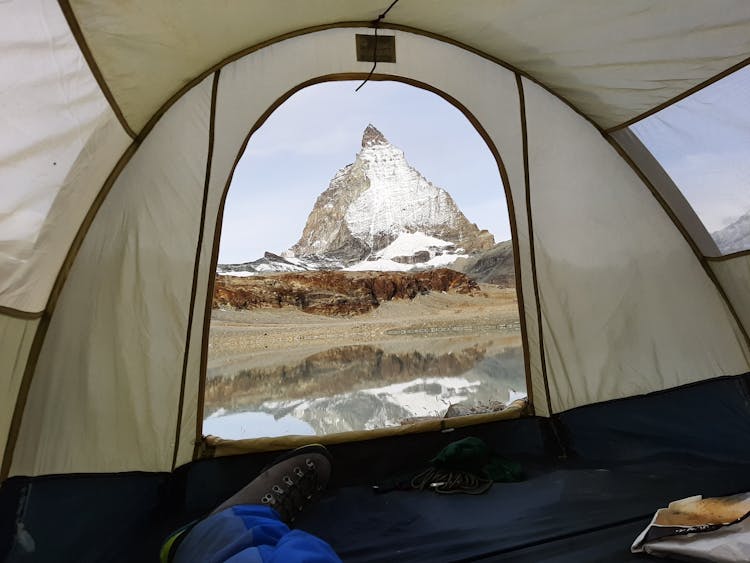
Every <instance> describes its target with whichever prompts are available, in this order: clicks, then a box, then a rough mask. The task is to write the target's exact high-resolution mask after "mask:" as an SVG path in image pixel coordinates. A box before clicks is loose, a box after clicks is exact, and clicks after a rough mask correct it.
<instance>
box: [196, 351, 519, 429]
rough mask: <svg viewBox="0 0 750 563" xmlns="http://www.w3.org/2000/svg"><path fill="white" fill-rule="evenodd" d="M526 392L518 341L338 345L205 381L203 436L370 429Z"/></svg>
mask: <svg viewBox="0 0 750 563" xmlns="http://www.w3.org/2000/svg"><path fill="white" fill-rule="evenodd" d="M446 349H447V348H446ZM525 394H526V381H525V375H524V367H523V353H522V349H521V347H520V343H519V345H518V346H504V347H498V346H497V345H495V343H493V342H491V341H488V342H483V343H475V344H472V345H470V346H466V347H463V348H459V349H457V350H454V351H451V352H446V353H442V354H436V353H430V352H423V351H418V350H410V351H405V352H404V351H399V352H393V351H389V352H385V351H384V350H383V349H381V348H380V347H377V346H372V345H357V346H341V347H335V348H330V349H328V350H324V351H323V352H319V353H316V354H313V355H310V356H308V357H306V358H304V359H303V360H302V361H300V362H298V363H296V364H292V365H282V366H275V367H263V368H251V369H243V370H240V371H238V372H236V373H234V374H227V375H224V376H218V377H213V378H210V379H209V380H208V381H207V382H206V392H205V407H206V413H207V415H208V416H207V418H206V420H205V421H204V433H206V434H213V435H218V436H222V437H223V438H229V439H239V438H256V437H262V436H281V435H286V434H329V433H334V432H344V431H349V430H369V429H373V428H382V427H386V426H394V425H398V424H400V423H401V422H402V421H403V420H405V419H409V418H413V417H422V416H443V415H444V414H445V412H446V410H447V409H448V407H450V406H451V405H454V404H458V403H461V404H462V405H471V406H476V405H484V406H486V405H490V404H491V403H494V402H497V401H500V402H503V403H507V402H511V401H513V400H515V399H517V398H519V397H521V396H525Z"/></svg>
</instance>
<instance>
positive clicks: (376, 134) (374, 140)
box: [362, 123, 388, 148]
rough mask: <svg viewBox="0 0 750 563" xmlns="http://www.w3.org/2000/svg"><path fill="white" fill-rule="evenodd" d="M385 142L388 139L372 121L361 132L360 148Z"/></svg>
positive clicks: (386, 142) (384, 143) (385, 143)
mask: <svg viewBox="0 0 750 563" xmlns="http://www.w3.org/2000/svg"><path fill="white" fill-rule="evenodd" d="M387 144H388V139H386V138H385V136H384V135H383V134H382V133H381V132H380V131H378V129H377V128H376V127H375V126H374V125H373V124H372V123H369V124H368V125H367V127H366V128H365V132H364V133H363V134H362V148H365V147H371V146H373V145H387Z"/></svg>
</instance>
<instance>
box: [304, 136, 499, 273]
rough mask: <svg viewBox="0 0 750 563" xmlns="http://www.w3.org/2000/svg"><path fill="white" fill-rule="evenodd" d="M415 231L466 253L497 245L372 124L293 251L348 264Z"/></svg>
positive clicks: (325, 194) (319, 202)
mask: <svg viewBox="0 0 750 563" xmlns="http://www.w3.org/2000/svg"><path fill="white" fill-rule="evenodd" d="M415 232H421V233H425V234H426V235H429V236H432V237H436V238H439V239H441V240H444V241H448V242H450V243H453V244H455V245H456V247H459V248H462V249H464V251H466V252H473V251H478V250H487V249H489V248H492V246H493V245H494V244H495V240H494V238H493V236H492V234H490V233H489V232H488V231H486V230H480V229H479V228H478V227H477V226H476V225H475V224H473V223H471V222H470V221H469V220H468V219H467V218H466V217H465V216H464V214H463V213H462V212H461V210H460V209H459V208H458V206H457V205H456V203H455V202H454V201H453V198H451V196H450V195H449V194H448V192H446V191H445V190H444V189H442V188H439V187H437V186H434V185H433V184H432V183H431V182H429V181H428V180H426V179H425V178H424V177H423V176H422V175H421V174H420V173H419V172H418V171H417V170H415V169H414V168H413V167H412V166H410V165H409V163H408V162H407V161H406V158H405V157H404V153H403V152H402V151H401V150H400V149H398V148H396V147H394V146H393V145H391V144H390V143H389V142H388V140H387V139H386V138H385V137H384V136H383V134H382V133H381V132H380V131H378V130H377V129H376V128H375V127H373V126H372V125H368V126H367V128H366V129H365V131H364V134H363V136H362V149H361V150H360V152H359V153H358V154H357V156H356V159H355V161H354V162H353V163H352V164H350V165H348V166H346V167H345V168H343V169H342V170H340V171H339V172H338V173H337V174H336V175H335V176H334V178H333V179H332V180H331V183H330V185H329V186H328V189H326V190H325V191H324V192H323V193H322V194H320V196H319V197H318V199H317V201H316V202H315V206H314V207H313V209H312V211H311V213H310V215H309V216H308V219H307V223H306V225H305V227H304V230H303V232H302V237H301V238H300V240H299V241H298V242H297V243H296V244H295V245H294V246H293V247H292V248H291V251H292V252H293V253H294V255H295V256H297V257H302V258H305V257H320V256H325V257H327V258H328V259H335V260H340V261H341V262H343V263H344V265H348V264H352V263H354V262H358V261H361V260H365V259H367V258H368V257H369V256H372V255H374V254H376V253H377V252H378V251H380V250H382V249H384V248H385V247H386V246H388V245H389V244H390V243H391V242H393V241H394V240H395V239H396V238H397V237H398V236H399V234H401V233H415Z"/></svg>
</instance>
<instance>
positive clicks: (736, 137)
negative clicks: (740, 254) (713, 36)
mask: <svg viewBox="0 0 750 563" xmlns="http://www.w3.org/2000/svg"><path fill="white" fill-rule="evenodd" d="M632 129H633V130H634V131H635V133H636V135H638V137H639V138H640V139H641V141H642V142H643V144H644V145H646V147H648V149H649V150H650V151H651V152H652V153H653V155H654V156H655V157H656V159H657V160H658V161H659V162H660V163H661V165H662V166H663V167H664V169H665V170H666V171H667V172H668V173H669V175H670V176H671V177H672V180H674V182H675V184H677V186H678V187H679V188H680V189H681V190H682V193H683V195H684V196H685V198H686V199H687V200H688V201H689V202H690V204H691V205H692V206H693V209H694V210H695V211H696V213H697V215H698V217H700V218H701V220H702V221H703V224H704V225H705V226H706V228H707V229H708V231H709V232H714V231H717V230H719V229H722V228H723V227H726V226H727V225H729V224H730V223H732V222H734V221H735V220H736V219H738V218H739V217H740V216H741V215H743V214H744V213H747V212H748V211H750V67H746V68H744V69H742V70H739V71H737V72H735V73H733V74H731V75H729V76H728V77H726V78H724V79H722V80H720V81H718V82H717V83H715V84H713V85H711V86H709V87H707V88H704V89H703V90H701V91H699V92H697V93H696V94H693V95H692V96H689V97H688V98H686V99H684V100H682V101H681V102H678V103H676V104H674V105H672V106H670V107H668V108H666V109H664V110H662V111H660V112H659V113H657V114H655V115H653V116H651V117H649V118H646V119H644V120H643V121H640V122H639V123H636V124H635V125H634V126H633V127H632Z"/></svg>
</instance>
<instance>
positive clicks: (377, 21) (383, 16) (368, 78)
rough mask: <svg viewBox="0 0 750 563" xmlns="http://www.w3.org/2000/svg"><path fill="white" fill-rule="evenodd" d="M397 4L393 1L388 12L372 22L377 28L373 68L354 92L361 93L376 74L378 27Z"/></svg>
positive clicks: (373, 50)
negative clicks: (361, 89)
mask: <svg viewBox="0 0 750 563" xmlns="http://www.w3.org/2000/svg"><path fill="white" fill-rule="evenodd" d="M397 2H398V0H393V2H391V5H390V6H388V8H387V9H386V11H385V12H383V13H382V14H380V15H379V16H378V17H377V19H375V20H373V22H372V23H373V25H374V26H375V40H374V41H373V43H372V68H371V69H370V72H369V74H368V75H367V78H365V79H364V80H363V81H362V84H360V85H359V86H357V88H356V90H354V91H355V92H359V89H360V88H362V86H364V85H365V84H367V81H368V80H370V77H371V76H372V74H373V73H374V72H375V67H376V66H378V25H380V21H381V20H382V19H383V18H385V16H386V15H387V14H388V12H390V11H391V8H393V7H394V6H395V5H396V3H397Z"/></svg>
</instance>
